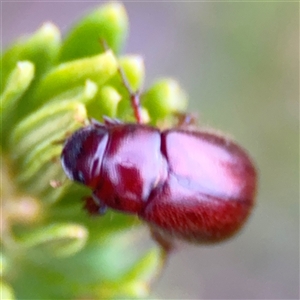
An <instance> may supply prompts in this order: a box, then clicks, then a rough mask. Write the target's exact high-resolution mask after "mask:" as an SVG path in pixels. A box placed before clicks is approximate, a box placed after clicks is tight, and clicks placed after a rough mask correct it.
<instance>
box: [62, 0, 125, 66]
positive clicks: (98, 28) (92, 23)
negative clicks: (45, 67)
mask: <svg viewBox="0 0 300 300" xmlns="http://www.w3.org/2000/svg"><path fill="white" fill-rule="evenodd" d="M127 33H128V19H127V14H126V11H125V9H124V6H123V5H122V4H121V3H117V2H113V3H108V4H106V5H103V6H101V7H100V8H99V9H97V10H94V11H93V12H92V13H91V14H89V15H87V16H86V17H84V18H83V19H82V20H81V21H79V23H77V24H76V26H74V28H73V29H72V30H71V32H70V33H69V34H68V35H67V37H66V39H65V41H64V43H63V45H62V48H61V54H60V61H69V60H73V59H78V58H82V57H86V56H92V55H96V54H97V53H99V52H101V50H102V51H103V47H102V45H101V43H100V39H102V40H104V41H105V42H106V43H107V45H108V46H109V47H110V48H111V49H112V50H113V51H114V52H115V53H118V52H119V51H120V49H121V48H122V47H123V44H124V41H125V39H126V37H127ZM82 45H84V47H83V46H82Z"/></svg>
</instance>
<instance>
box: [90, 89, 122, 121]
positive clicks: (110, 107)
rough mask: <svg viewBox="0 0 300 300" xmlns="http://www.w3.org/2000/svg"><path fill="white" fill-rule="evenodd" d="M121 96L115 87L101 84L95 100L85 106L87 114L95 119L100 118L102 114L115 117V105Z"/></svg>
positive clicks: (116, 105)
mask: <svg viewBox="0 0 300 300" xmlns="http://www.w3.org/2000/svg"><path fill="white" fill-rule="evenodd" d="M121 98H122V96H121V95H120V93H119V92H118V91H117V89H116V88H115V87H113V86H111V85H105V86H103V87H102V88H101V89H100V90H99V92H98V94H97V96H96V100H95V101H93V102H91V104H89V105H88V106H87V109H88V112H89V115H90V116H92V117H93V118H95V119H97V120H101V119H102V117H103V116H108V117H112V118H115V117H117V107H118V104H119V102H120V100H121Z"/></svg>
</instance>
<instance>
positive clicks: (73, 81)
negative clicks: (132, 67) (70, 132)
mask: <svg viewBox="0 0 300 300" xmlns="http://www.w3.org/2000/svg"><path fill="white" fill-rule="evenodd" d="M117 68H118V62H117V59H116V57H115V56H114V54H113V53H112V52H111V51H106V52H105V53H103V54H100V55H96V56H93V57H89V58H83V59H79V60H76V61H72V62H68V63H63V64H61V65H59V66H58V67H56V68H54V69H53V70H52V71H51V72H49V73H48V74H47V75H46V77H45V78H44V79H43V80H42V81H41V83H40V84H39V86H38V89H37V91H36V93H35V97H34V101H35V102H38V101H40V103H44V102H45V101H46V100H49V99H50V98H53V97H54V96H57V95H58V94H60V93H63V92H65V91H68V90H69V89H72V88H74V87H76V86H79V85H83V84H84V82H85V81H86V80H87V79H90V80H92V81H94V82H96V83H97V84H98V85H102V84H103V83H105V82H106V81H107V80H108V79H110V78H111V77H112V76H113V75H114V74H115V73H116V72H117Z"/></svg>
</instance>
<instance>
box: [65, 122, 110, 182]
mask: <svg viewBox="0 0 300 300" xmlns="http://www.w3.org/2000/svg"><path fill="white" fill-rule="evenodd" d="M107 140H108V132H107V130H106V128H105V127H104V126H103V127H96V126H93V125H90V126H87V127H85V128H82V129H80V130H78V131H76V132H75V133H74V134H73V135H71V136H70V137H69V138H68V139H67V140H66V143H65V145H64V148H63V151H62V155H61V163H62V166H63V169H64V171H65V173H66V174H67V176H68V177H69V178H70V179H71V180H74V181H77V182H80V183H82V184H84V185H87V186H89V187H94V182H96V181H97V180H96V179H97V177H99V176H100V171H101V164H102V158H103V154H104V151H105V148H106V144H107Z"/></svg>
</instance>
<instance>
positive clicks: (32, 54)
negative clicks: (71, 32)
mask: <svg viewBox="0 0 300 300" xmlns="http://www.w3.org/2000/svg"><path fill="white" fill-rule="evenodd" d="M60 44H61V40H60V32H59V30H58V28H57V27H56V26H55V25H53V24H52V23H45V24H44V25H43V26H42V27H41V28H40V29H39V30H38V31H37V32H36V33H35V34H33V35H32V36H30V37H29V38H28V39H26V40H25V41H19V42H17V43H15V44H14V45H13V46H12V47H11V48H10V49H9V50H7V51H6V52H5V54H4V55H3V57H2V66H1V67H2V80H3V84H4V85H5V84H6V81H7V78H8V76H9V74H10V73H11V71H12V69H13V68H14V67H15V65H16V64H17V62H18V61H23V60H28V61H30V62H31V63H32V64H34V65H35V67H36V76H37V77H39V76H41V75H42V74H43V73H44V72H45V71H46V70H48V69H49V68H50V67H51V66H52V65H53V64H54V62H55V61H56V59H57V55H58V51H59V48H60Z"/></svg>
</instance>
